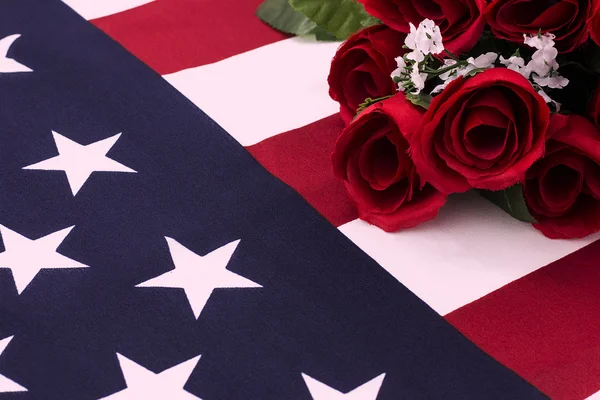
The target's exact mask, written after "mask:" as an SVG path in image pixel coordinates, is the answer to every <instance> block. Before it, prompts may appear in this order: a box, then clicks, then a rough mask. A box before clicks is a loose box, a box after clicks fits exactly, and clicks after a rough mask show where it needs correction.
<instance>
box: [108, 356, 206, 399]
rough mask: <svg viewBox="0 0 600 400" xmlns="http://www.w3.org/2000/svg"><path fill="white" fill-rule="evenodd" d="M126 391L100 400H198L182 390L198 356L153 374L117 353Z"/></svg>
mask: <svg viewBox="0 0 600 400" xmlns="http://www.w3.org/2000/svg"><path fill="white" fill-rule="evenodd" d="M117 357H118V358H119V364H120V365H121V371H123V376H124V377H125V383H126V384H127V389H123V390H121V391H120V392H117V393H114V394H111V395H109V396H107V397H104V398H102V400H107V399H111V400H142V399H148V400H149V399H161V400H162V399H164V400H198V399H199V397H198V396H194V395H193V394H191V393H190V392H187V391H185V390H184V389H183V387H184V386H185V383H186V382H187V380H188V379H189V377H190V375H191V374H192V371H193V370H194V368H195V367H196V364H197V363H198V360H199V359H200V356H198V357H194V358H192V359H190V360H187V361H184V362H182V363H181V364H178V365H176V366H174V367H172V368H169V369H167V370H165V371H163V372H160V373H158V374H155V373H154V372H152V371H150V370H148V369H146V368H144V367H142V366H141V365H139V364H136V363H135V362H133V361H131V360H130V359H128V358H127V357H124V356H122V355H121V354H118V353H117Z"/></svg>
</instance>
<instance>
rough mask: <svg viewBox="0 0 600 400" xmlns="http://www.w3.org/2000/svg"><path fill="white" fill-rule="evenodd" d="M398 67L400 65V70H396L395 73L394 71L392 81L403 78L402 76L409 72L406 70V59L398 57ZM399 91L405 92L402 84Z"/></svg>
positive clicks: (399, 83) (399, 85) (400, 83)
mask: <svg viewBox="0 0 600 400" xmlns="http://www.w3.org/2000/svg"><path fill="white" fill-rule="evenodd" d="M396 65H398V68H396V69H395V70H394V71H392V74H391V76H392V79H393V78H396V77H402V74H403V73H405V72H407V70H406V62H405V61H404V58H402V57H396ZM398 90H399V91H401V92H403V91H404V87H402V82H398Z"/></svg>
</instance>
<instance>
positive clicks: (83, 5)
mask: <svg viewBox="0 0 600 400" xmlns="http://www.w3.org/2000/svg"><path fill="white" fill-rule="evenodd" d="M152 1H153V0H63V2H65V3H66V4H67V5H68V6H69V7H71V8H72V9H73V10H75V11H76V12H77V13H78V14H79V15H81V16H82V17H83V18H85V19H87V20H90V19H94V18H100V17H105V16H107V15H111V14H116V13H119V12H121V11H125V10H129V9H130V8H134V7H138V6H141V5H144V4H146V3H150V2H152Z"/></svg>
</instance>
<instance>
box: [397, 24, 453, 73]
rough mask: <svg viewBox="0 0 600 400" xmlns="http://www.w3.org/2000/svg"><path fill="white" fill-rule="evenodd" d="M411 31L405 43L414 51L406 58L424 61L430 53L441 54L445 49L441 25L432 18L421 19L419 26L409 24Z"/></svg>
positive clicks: (418, 61)
mask: <svg viewBox="0 0 600 400" xmlns="http://www.w3.org/2000/svg"><path fill="white" fill-rule="evenodd" d="M409 26H410V33H409V34H408V35H407V36H406V40H405V41H404V44H405V45H406V47H408V48H409V49H411V50H412V51H411V52H410V53H408V54H407V56H406V58H408V59H409V60H413V61H415V62H417V63H420V62H422V61H423V60H424V59H425V56H426V55H428V54H439V53H441V52H442V51H444V44H443V41H442V33H441V32H440V27H439V26H437V25H436V24H435V22H433V21H432V20H430V19H424V20H423V21H421V23H420V24H419V26H418V27H415V26H414V25H413V24H412V23H411V24H409Z"/></svg>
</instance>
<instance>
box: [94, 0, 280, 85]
mask: <svg viewBox="0 0 600 400" xmlns="http://www.w3.org/2000/svg"><path fill="white" fill-rule="evenodd" d="M98 1H100V0H98ZM261 2H262V0H218V1H198V0H156V1H154V2H151V3H148V4H145V5H143V6H141V7H137V8H133V9H131V10H127V11H124V12H121V13H118V14H114V15H110V16H107V17H103V18H99V19H96V20H92V21H91V22H92V23H93V24H95V25H96V26H97V27H99V28H100V29H102V30H103V31H104V32H106V33H107V34H108V35H109V36H111V37H112V38H113V39H115V40H116V41H117V42H119V43H120V44H121V45H122V46H123V47H125V48H126V49H127V50H129V51H130V52H131V53H133V54H134V55H135V56H136V57H138V58H139V59H140V60H142V61H144V62H145V63H146V64H148V65H149V66H150V67H151V68H153V69H154V70H155V71H157V72H158V73H160V74H168V73H172V72H177V71H181V70H183V69H186V68H190V67H197V66H200V65H204V64H209V63H213V62H216V61H219V60H223V59H225V58H227V57H231V56H233V55H236V54H239V53H243V52H245V51H249V50H253V49H255V48H258V47H261V46H264V45H266V44H269V43H273V42H276V41H278V40H282V39H285V38H286V37H287V36H286V35H284V34H282V33H280V32H277V31H275V30H274V29H272V28H270V27H269V26H267V25H266V24H264V23H263V22H261V21H260V20H259V19H258V17H256V16H255V15H254V13H255V11H256V8H257V7H258V5H259V4H260V3H261ZM232 79H239V80H240V87H243V81H244V79H252V77H246V76H244V71H240V75H239V76H238V77H232Z"/></svg>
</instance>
